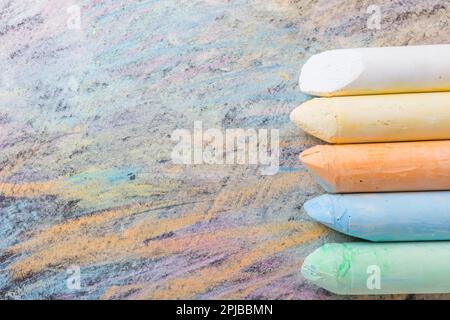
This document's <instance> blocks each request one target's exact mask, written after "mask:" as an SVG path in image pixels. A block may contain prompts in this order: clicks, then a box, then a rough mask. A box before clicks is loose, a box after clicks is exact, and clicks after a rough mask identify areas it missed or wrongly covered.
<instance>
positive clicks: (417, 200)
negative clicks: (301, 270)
mask: <svg viewBox="0 0 450 320" xmlns="http://www.w3.org/2000/svg"><path fill="white" fill-rule="evenodd" d="M304 208H305V211H306V213H307V214H308V215H309V216H311V217H312V218H313V219H315V220H316V221H318V222H320V223H322V224H324V225H326V226H328V227H330V228H332V229H334V230H336V231H339V232H342V233H345V234H347V235H350V236H354V237H358V238H362V239H366V240H370V241H427V240H450V191H434V192H433V191H431V192H393V193H364V194H361V193H360V194H358V193H355V194H342V195H340V194H325V195H322V196H320V197H316V198H314V199H311V200H309V201H307V202H306V203H305V205H304Z"/></svg>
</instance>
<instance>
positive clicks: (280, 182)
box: [0, 0, 450, 299]
mask: <svg viewBox="0 0 450 320" xmlns="http://www.w3.org/2000/svg"><path fill="white" fill-rule="evenodd" d="M371 4H373V1H372V0H362V1H335V0H331V1H330V0H320V1H317V0H313V1H301V2H298V1H287V0H286V1H285V0H232V1H218V0H196V1H192V0H160V1H156V0H144V1H136V0H133V1H131V0H121V1H117V0H89V1H88V0H77V1H71V0H21V1H1V4H0V40H1V41H0V70H1V71H0V297H1V298H7V299H137V298H140V299H150V298H151V299H160V298H172V299H175V298H179V299H213V298H222V299H344V298H346V297H341V296H336V295H333V294H331V293H329V292H327V291H325V290H321V289H319V288H317V287H316V286H313V285H311V284H310V283H308V282H307V281H305V279H304V278H303V277H302V276H301V274H300V272H299V269H300V266H301V264H302V262H303V260H304V259H305V257H306V256H307V255H308V254H309V253H310V252H312V251H313V250H314V249H315V248H317V247H318V246H320V245H322V244H323V243H325V242H342V241H350V238H349V237H346V236H344V235H342V234H339V233H337V232H334V231H333V230H331V229H328V228H324V227H322V226H320V225H319V224H317V223H314V222H312V221H311V219H310V218H309V217H308V216H307V215H306V214H305V213H304V211H303V210H302V206H303V203H304V202H305V201H306V200H308V199H310V198H312V197H314V196H317V195H319V194H320V193H321V192H322V190H321V188H320V187H319V186H318V185H317V184H316V183H315V182H314V180H313V179H312V178H311V176H310V175H309V174H307V172H306V169H305V167H304V166H303V165H302V164H301V163H300V162H299V161H298V154H299V153H300V152H301V151H302V150H304V149H306V148H308V147H310V146H313V145H315V144H317V143H318V140H317V139H315V138H313V137H311V136H309V135H306V134H304V133H303V132H301V131H300V130H298V128H297V127H296V126H295V125H294V124H293V123H292V122H291V121H290V120H289V112H290V111H292V110H293V109H294V108H295V107H296V106H298V105H299V104H300V103H301V102H302V101H304V100H306V99H308V97H307V96H305V95H303V94H302V93H301V92H300V91H299V88H298V71H299V68H300V67H301V65H302V64H303V63H304V62H305V60H306V59H307V58H308V57H310V56H311V55H313V54H315V53H317V52H320V51H324V50H327V49H332V48H337V47H340V48H349V47H352V46H359V47H369V46H381V45H403V44H426V43H442V42H444V41H448V39H449V38H450V24H448V19H449V18H448V15H447V12H446V9H445V8H443V7H448V4H447V3H446V2H443V1H442V2H440V1H435V0H433V1H428V0H426V1H421V2H420V3H418V2H417V1H412V0H407V1H405V0H401V1H400V0H394V1H390V2H386V3H385V4H383V6H382V8H383V12H385V13H386V15H383V23H386V24H385V25H383V28H382V29H381V30H368V29H367V27H366V25H365V23H361V22H362V21H366V19H367V17H368V15H367V13H366V12H365V10H361V8H367V7H368V6H369V5H371ZM73 5H79V6H80V9H81V25H80V27H81V28H80V29H74V28H73V26H72V27H71V28H70V29H69V28H68V26H67V24H68V18H69V17H71V15H72V14H73V13H74V12H75V13H76V10H69V11H70V13H68V7H70V6H73ZM70 21H72V23H73V20H70ZM319 35H320V36H319ZM195 121H202V122H203V127H204V129H205V130H206V129H209V128H217V129H219V130H221V131H222V132H224V131H225V130H226V129H228V128H243V129H248V128H253V129H260V128H267V129H279V130H280V168H279V172H278V173H277V174H275V175H272V176H264V175H261V174H260V168H258V167H257V166H255V165H245V164H244V165H236V164H235V165H231V164H230V165H208V164H198V165H181V164H176V163H174V162H173V161H172V159H171V152H172V150H173V148H174V146H175V142H173V141H171V135H172V134H173V132H174V130H176V129H187V130H190V131H191V132H192V131H193V127H194V122H195ZM71 266H75V267H76V266H78V267H80V275H81V288H80V290H77V289H71V288H69V287H68V286H67V280H68V278H69V274H68V273H67V272H68V271H70V270H68V268H69V267H71ZM431 297H438V298H449V297H450V296H435V295H433V296H431ZM361 298H364V297H361ZM377 298H378V297H377ZM382 298H384V297H382ZM393 298H396V299H406V298H408V299H412V298H421V299H422V298H428V296H419V297H416V296H410V295H408V296H407V295H398V296H394V297H393Z"/></svg>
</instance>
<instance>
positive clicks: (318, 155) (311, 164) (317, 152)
mask: <svg viewBox="0 0 450 320" xmlns="http://www.w3.org/2000/svg"><path fill="white" fill-rule="evenodd" d="M322 148H323V146H322V145H317V146H314V147H311V148H309V149H306V150H303V151H302V152H301V153H300V155H299V159H300V161H301V162H302V163H303V164H305V165H306V166H307V167H308V168H322V167H324V163H323V157H322Z"/></svg>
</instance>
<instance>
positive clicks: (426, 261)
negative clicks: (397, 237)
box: [302, 241, 450, 295]
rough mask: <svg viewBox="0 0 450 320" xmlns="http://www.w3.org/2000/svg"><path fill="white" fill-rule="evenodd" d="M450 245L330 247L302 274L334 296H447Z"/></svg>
mask: <svg viewBox="0 0 450 320" xmlns="http://www.w3.org/2000/svg"><path fill="white" fill-rule="evenodd" d="M449 270H450V242H446V241H441V242H402V243H376V244H375V243H367V242H353V243H340V244H338V243H330V244H326V245H324V246H322V247H320V248H319V249H317V250H316V251H314V252H313V253H311V254H310V255H309V256H308V257H307V258H306V259H305V261H304V262H303V265H302V274H303V276H304V277H305V278H306V279H307V280H309V281H311V282H312V283H314V284H315V285H317V286H319V287H322V288H324V289H326V290H329V291H331V292H333V293H336V294H346V295H352V294H355V295H358V294H366V295H370V294H398V293H449V292H450V273H449V272H448V271H449Z"/></svg>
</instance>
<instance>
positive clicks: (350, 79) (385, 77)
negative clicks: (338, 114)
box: [300, 44, 450, 96]
mask: <svg viewBox="0 0 450 320" xmlns="http://www.w3.org/2000/svg"><path fill="white" fill-rule="evenodd" d="M449 56H450V45H449V44H441V45H427V46H398V47H378V48H353V49H337V50H329V51H325V52H322V53H319V54H316V55H314V56H312V57H311V58H309V60H308V61H307V62H306V63H305V65H304V66H303V67H302V70H301V74H300V89H301V90H302V92H304V93H307V94H312V95H317V96H343V95H359V94H378V93H400V92H428V91H446V90H450V61H449V59H448V57H449Z"/></svg>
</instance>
